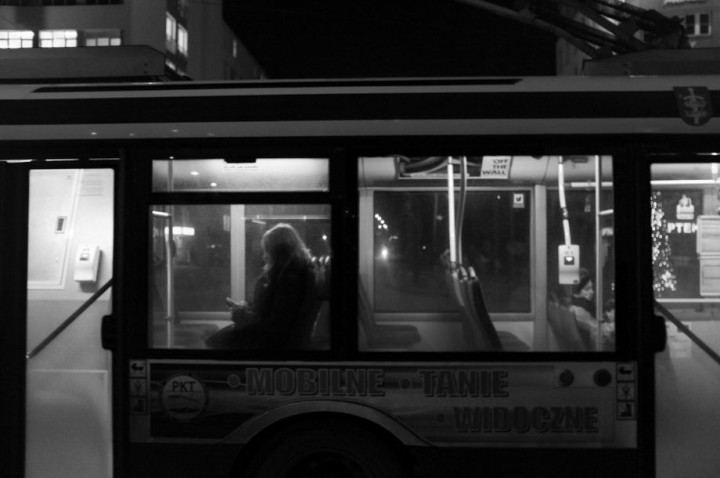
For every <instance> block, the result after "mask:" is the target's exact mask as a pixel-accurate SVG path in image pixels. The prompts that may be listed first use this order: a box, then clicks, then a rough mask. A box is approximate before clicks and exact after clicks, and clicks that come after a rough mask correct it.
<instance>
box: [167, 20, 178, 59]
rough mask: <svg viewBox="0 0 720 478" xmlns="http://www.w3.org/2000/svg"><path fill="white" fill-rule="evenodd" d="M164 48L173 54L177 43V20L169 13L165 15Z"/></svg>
mask: <svg viewBox="0 0 720 478" xmlns="http://www.w3.org/2000/svg"><path fill="white" fill-rule="evenodd" d="M165 15H166V16H165V48H167V50H168V51H170V52H172V53H175V48H176V43H177V20H175V17H173V16H172V15H170V14H169V13H166V14H165Z"/></svg>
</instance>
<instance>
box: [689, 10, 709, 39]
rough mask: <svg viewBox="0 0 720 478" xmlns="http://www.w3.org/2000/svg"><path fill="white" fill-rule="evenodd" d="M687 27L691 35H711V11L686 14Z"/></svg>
mask: <svg viewBox="0 0 720 478" xmlns="http://www.w3.org/2000/svg"><path fill="white" fill-rule="evenodd" d="M685 29H686V30H687V34H688V35H689V36H707V35H710V33H711V31H710V30H711V29H710V14H709V13H693V14H690V15H685Z"/></svg>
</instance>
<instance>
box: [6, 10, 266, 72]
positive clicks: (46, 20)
mask: <svg viewBox="0 0 720 478" xmlns="http://www.w3.org/2000/svg"><path fill="white" fill-rule="evenodd" d="M129 45H146V46H149V47H151V48H153V49H155V50H158V51H160V52H162V53H164V55H165V66H166V68H167V69H168V70H169V71H171V72H174V73H175V74H177V75H179V76H181V77H187V78H189V79H192V80H232V79H250V78H263V77H264V73H263V71H262V69H261V68H260V66H259V65H258V63H257V62H256V61H255V59H254V58H253V57H252V55H251V54H250V53H249V52H248V51H247V49H245V47H244V46H243V45H242V44H241V43H240V41H239V40H238V38H237V36H236V35H235V34H234V33H233V31H232V30H231V29H230V27H229V26H228V25H227V24H226V23H225V22H224V21H223V16H222V0H203V1H202V2H191V1H190V0H0V50H1V49H10V50H22V49H34V48H40V49H45V48H47V49H51V48H100V47H101V48H112V47H118V46H129Z"/></svg>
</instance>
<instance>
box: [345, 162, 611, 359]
mask: <svg viewBox="0 0 720 478" xmlns="http://www.w3.org/2000/svg"><path fill="white" fill-rule="evenodd" d="M360 166H361V167H360V168H359V171H360V178H361V179H360V181H361V182H360V191H359V195H360V215H361V218H360V223H361V226H360V246H361V248H360V249H361V252H360V257H359V266H360V277H359V291H358V294H359V296H358V309H359V317H358V325H359V329H358V330H359V347H360V349H361V350H397V351H404V350H408V351H410V350H413V351H438V352H457V351H493V352H527V351H553V352H578V351H586V352H593V351H612V350H614V349H615V323H614V320H615V318H614V316H615V312H614V283H615V274H614V253H613V251H614V223H613V196H612V158H610V157H601V156H573V157H562V156H539V157H535V156H509V155H507V156H465V157H450V156H432V157H405V156H394V157H369V158H360ZM568 251H569V252H568Z"/></svg>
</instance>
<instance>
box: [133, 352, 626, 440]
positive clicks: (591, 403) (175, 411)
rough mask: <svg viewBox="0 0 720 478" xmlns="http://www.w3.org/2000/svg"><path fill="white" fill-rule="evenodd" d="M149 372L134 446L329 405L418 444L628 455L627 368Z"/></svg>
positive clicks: (205, 436)
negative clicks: (390, 425) (389, 423)
mask: <svg viewBox="0 0 720 478" xmlns="http://www.w3.org/2000/svg"><path fill="white" fill-rule="evenodd" d="M149 365H150V366H149V368H150V371H149V386H145V387H143V386H142V385H138V384H135V383H134V382H139V381H141V380H142V379H141V378H140V377H135V378H132V377H131V386H130V390H131V394H133V393H134V394H135V396H133V397H131V402H132V401H133V400H135V401H136V402H138V403H140V402H145V403H147V404H148V406H147V408H142V407H135V408H133V416H132V420H131V424H132V427H131V436H132V437H133V440H134V441H136V442H143V441H155V442H157V441H176V442H193V441H194V442H217V441H220V440H223V441H225V442H233V441H234V442H237V443H238V444H242V443H244V442H246V441H248V440H250V439H251V438H252V436H253V433H254V432H250V431H249V430H251V429H252V426H253V424H254V423H257V422H258V420H259V417H262V420H263V422H262V423H267V424H272V423H274V422H275V421H279V420H281V419H283V418H287V417H288V415H289V414H290V413H287V412H285V411H284V410H290V409H294V410H301V409H300V408H297V404H299V403H302V404H313V405H314V406H313V407H312V408H308V409H307V410H322V409H323V407H322V406H317V405H321V404H322V403H327V404H332V405H334V406H333V407H332V409H333V410H336V411H341V412H342V411H346V413H348V414H351V413H355V414H358V413H357V412H356V411H355V410H356V409H357V408H358V407H365V408H367V409H369V410H372V411H377V412H380V413H379V414H378V415H382V416H389V417H391V418H392V420H394V422H395V423H397V428H398V429H406V430H409V431H410V432H411V433H412V434H414V436H416V437H417V439H418V442H417V443H424V444H426V445H428V446H433V445H434V446H442V447H503V446H505V447H507V446H508V445H510V446H513V447H518V446H519V447H529V448H533V447H542V448H548V447H557V448H597V447H605V448H630V449H632V448H635V447H636V446H637V443H636V441H637V440H636V424H637V422H636V417H637V412H636V408H637V403H636V402H635V397H636V390H635V388H636V381H635V376H634V375H635V374H634V371H635V364H634V363H622V364H616V363H610V362H603V363H563V364H561V365H556V364H552V363H530V364H500V363H499V364H492V365H488V364H485V365H481V364H478V365H474V366H473V365H468V364H457V365H438V364H430V363H428V364H412V365H408V364H397V365H387V364H369V363H352V364H348V363H345V364H335V365H333V364H322V365H321V364H302V365H299V364H286V365H285V366H282V367H277V366H274V367H273V366H271V365H269V364H262V363H222V364H218V363H215V364H210V363H207V364H198V363H178V362H161V361H157V362H152V363H150V364H149ZM143 394H145V395H144V396H142V395H143ZM338 403H341V404H342V403H347V404H348V405H347V406H344V408H343V406H339V405H338ZM293 407H295V408H293ZM338 407H339V408H338ZM366 415H367V416H371V415H372V414H371V413H368V414H366ZM274 417H277V418H274ZM257 431H261V430H257ZM395 435H396V436H398V437H399V438H400V440H401V441H403V442H405V443H406V444H417V443H410V440H408V439H407V438H401V437H400V435H399V434H398V433H395Z"/></svg>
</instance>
